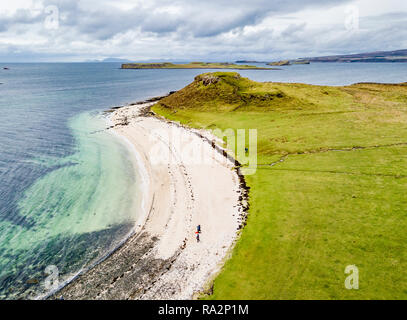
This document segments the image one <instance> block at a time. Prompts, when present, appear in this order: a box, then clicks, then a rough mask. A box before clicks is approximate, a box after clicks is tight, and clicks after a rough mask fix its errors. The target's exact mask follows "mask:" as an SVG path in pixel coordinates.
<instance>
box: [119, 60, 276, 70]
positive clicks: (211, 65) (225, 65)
mask: <svg viewBox="0 0 407 320" xmlns="http://www.w3.org/2000/svg"><path fill="white" fill-rule="evenodd" d="M122 69H235V70H276V69H275V68H264V67H256V66H251V65H238V64H234V63H229V62H190V63H186V64H176V63H171V62H162V63H158V62H157V63H123V64H122Z"/></svg>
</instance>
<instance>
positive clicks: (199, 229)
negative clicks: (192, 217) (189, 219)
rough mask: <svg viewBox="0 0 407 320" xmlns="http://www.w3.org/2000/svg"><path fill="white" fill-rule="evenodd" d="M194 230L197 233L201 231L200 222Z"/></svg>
mask: <svg viewBox="0 0 407 320" xmlns="http://www.w3.org/2000/svg"><path fill="white" fill-rule="evenodd" d="M196 231H197V232H198V233H201V225H200V224H198V226H197V227H196Z"/></svg>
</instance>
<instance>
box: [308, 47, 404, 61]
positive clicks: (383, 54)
mask: <svg viewBox="0 0 407 320" xmlns="http://www.w3.org/2000/svg"><path fill="white" fill-rule="evenodd" d="M302 59H306V60H308V61H310V62H407V49H403V50H395V51H376V52H369V53H357V54H346V55H335V56H323V57H311V58H309V57H307V58H302Z"/></svg>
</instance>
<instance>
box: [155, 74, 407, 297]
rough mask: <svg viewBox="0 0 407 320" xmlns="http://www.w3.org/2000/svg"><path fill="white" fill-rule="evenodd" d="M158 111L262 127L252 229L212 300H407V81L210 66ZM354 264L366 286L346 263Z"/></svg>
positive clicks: (220, 124)
mask: <svg viewBox="0 0 407 320" xmlns="http://www.w3.org/2000/svg"><path fill="white" fill-rule="evenodd" d="M153 111H154V112H156V113H157V114H159V115H162V116H164V117H166V118H168V119H171V120H176V121H180V122H181V123H183V124H185V125H188V126H191V127H197V128H207V129H215V128H219V129H222V130H225V129H227V128H233V129H257V133H258V167H257V171H256V173H255V174H253V175H247V176H246V181H247V183H248V185H249V186H250V193H249V203H250V209H249V214H248V220H247V226H246V227H245V228H244V229H243V231H242V233H241V236H240V238H239V240H238V241H237V244H236V246H235V248H234V249H233V251H232V255H231V258H230V259H228V260H227V261H226V263H225V265H224V267H223V269H222V271H221V272H220V273H219V274H218V275H217V277H216V278H215V280H214V282H213V283H211V285H210V287H211V289H210V290H208V292H207V294H204V295H203V296H202V298H206V299H406V298H407V260H406V258H407V249H406V247H407V232H406V230H407V84H398V85H390V84H368V83H366V84H355V85H351V86H343V87H329V86H313V85H305V84H285V83H271V82H265V83H259V82H254V81H251V80H249V79H247V78H242V77H240V76H239V74H237V73H233V72H229V73H227V72H217V73H209V74H203V75H200V76H198V77H196V78H195V80H194V82H193V83H191V84H190V85H188V86H187V87H185V88H184V89H182V90H180V91H178V92H176V93H174V94H172V95H170V96H168V97H166V98H164V99H162V100H161V101H160V102H159V103H158V104H156V105H155V106H154V107H153ZM348 265H356V266H357V268H358V270H359V289H357V290H355V289H353V290H348V289H346V288H345V285H344V282H345V279H346V277H347V276H348V275H347V274H345V268H346V266H348Z"/></svg>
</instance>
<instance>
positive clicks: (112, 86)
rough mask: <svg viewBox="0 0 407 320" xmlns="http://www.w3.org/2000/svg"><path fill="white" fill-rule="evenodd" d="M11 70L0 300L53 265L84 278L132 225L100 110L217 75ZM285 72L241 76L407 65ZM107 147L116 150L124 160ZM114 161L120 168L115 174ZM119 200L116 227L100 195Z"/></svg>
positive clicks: (2, 177)
mask: <svg viewBox="0 0 407 320" xmlns="http://www.w3.org/2000/svg"><path fill="white" fill-rule="evenodd" d="M0 66H1V67H3V66H5V65H2V64H0ZM7 67H9V68H10V70H2V69H0V83H2V84H0V115H1V118H0V181H1V184H0V298H9V299H12V298H29V297H34V296H35V295H36V294H37V293H38V292H40V291H41V290H40V288H39V287H40V286H41V283H42V282H41V281H42V280H43V278H44V273H43V270H44V268H45V267H46V266H48V265H51V264H56V265H58V267H59V268H60V273H61V275H62V276H63V275H68V274H74V273H75V272H76V271H77V270H79V269H80V268H82V267H84V266H86V265H87V264H89V263H90V262H91V261H94V259H96V258H97V257H99V256H101V255H103V254H104V253H105V252H106V251H107V250H109V249H111V247H112V246H114V244H115V243H116V242H117V241H118V239H120V238H121V237H123V236H124V235H126V234H127V233H128V232H129V231H130V230H131V228H132V222H133V220H132V218H131V216H130V215H127V211H128V210H127V209H128V208H127V206H129V207H130V206H131V205H132V203H131V199H128V198H126V197H125V196H120V192H121V191H123V192H122V193H123V194H125V193H126V190H127V189H128V188H130V187H131V186H130V184H131V182H132V179H131V178H132V177H129V176H128V175H125V174H124V173H125V172H129V171H131V166H132V164H131V163H130V162H129V161H128V159H127V158H128V154H126V150H125V148H124V147H120V146H119V144H120V143H119V142H117V141H115V140H114V138H112V137H110V136H109V135H107V134H106V135H100V136H94V135H90V132H91V129H97V128H103V126H104V124H103V121H102V120H100V119H99V120H98V115H99V114H100V111H102V110H105V109H108V108H109V107H111V106H117V105H123V104H125V103H129V102H134V101H139V100H143V99H146V98H149V97H153V96H158V95H163V94H166V93H167V92H169V91H172V90H178V89H180V88H182V87H184V86H185V85H187V84H188V83H190V82H191V81H192V80H193V78H194V77H195V76H196V75H197V74H200V73H203V72H207V71H204V70H121V69H119V67H120V64H118V63H71V64H69V63H65V64H62V63H52V64H7ZM281 69H282V70H279V71H254V70H252V71H239V73H240V74H241V75H242V76H246V77H249V78H251V79H253V80H258V81H281V82H304V83H310V84H320V85H325V84H326V85H345V84H351V83H355V82H369V81H370V82H393V83H394V82H406V81H407V64H402V63H394V64H392V63H388V64H384V63H383V64H373V63H354V64H311V65H293V66H287V67H281ZM216 71H218V70H216ZM98 121H99V122H98ZM116 144H117V147H116ZM107 148H110V149H112V150H113V149H114V150H115V152H114V157H113V155H109V154H108V153H106V152H105V150H106V149H107ZM115 148H117V149H115ZM112 163H116V164H117V165H116V167H117V168H116V169H115V170H116V172H114V174H113V173H112V175H111V176H109V177H105V175H103V171H104V170H106V168H108V167H109V166H112ZM103 179H105V180H103ZM112 181H113V182H112ZM114 183H117V185H113V184H114ZM67 186H69V188H68V187H67ZM113 187H114V189H115V190H116V191H117V192H116V193H115V194H112V188H113ZM78 190H80V192H79V191H78ZM109 197H111V199H113V200H112V201H113V203H115V204H117V206H119V204H120V206H121V208H120V210H119V209H117V210H119V211H120V212H121V213H122V214H121V215H120V214H119V216H120V219H118V220H115V221H113V220H112V221H110V222H109V223H107V222H106V217H107V216H108V214H109V213H110V212H111V211H114V210H116V209H115V208H110V207H109V204H107V203H106V204H104V203H100V201H99V199H104V198H106V199H108V198H109ZM112 201H110V202H112ZM92 202H98V203H97V206H96V204H95V205H94V206H92V205H90V204H89V203H92ZM85 203H86V205H85ZM98 219H99V220H98ZM107 220H108V219H107ZM37 282H38V283H37Z"/></svg>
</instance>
